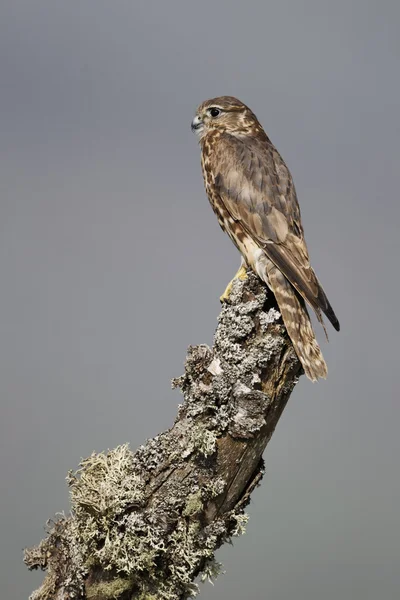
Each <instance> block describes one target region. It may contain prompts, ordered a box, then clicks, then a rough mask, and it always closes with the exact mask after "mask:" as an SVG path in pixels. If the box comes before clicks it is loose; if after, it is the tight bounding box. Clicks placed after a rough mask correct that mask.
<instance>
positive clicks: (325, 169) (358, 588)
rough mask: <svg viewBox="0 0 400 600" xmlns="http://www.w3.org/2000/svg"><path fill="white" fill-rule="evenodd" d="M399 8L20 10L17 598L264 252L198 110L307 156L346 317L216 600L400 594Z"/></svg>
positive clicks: (6, 536)
mask: <svg viewBox="0 0 400 600" xmlns="http://www.w3.org/2000/svg"><path fill="white" fill-rule="evenodd" d="M399 17H400V5H399V3H398V2H397V1H396V0H393V1H390V0H380V1H379V2H378V1H374V2H372V1H368V0H357V1H356V0H354V1H349V0H346V1H344V0H336V1H335V2H332V1H330V2H326V1H323V0H307V1H302V2H300V1H295V0H292V1H288V0H279V1H273V2H266V1H262V0H259V1H255V0H248V1H247V2H238V1H237V0H235V1H228V0H225V1H216V0H214V1H213V2H211V1H209V0H203V2H196V3H195V2H191V1H188V0H181V1H178V0H174V1H172V0H168V1H161V0H159V1H157V2H152V1H149V0H148V1H146V2H144V1H143V2H141V1H132V0H131V1H129V2H128V1H118V0H114V1H113V2H111V1H107V2H106V1H105V0H91V1H89V0H88V1H84V0H82V1H80V2H76V1H69V2H67V1H57V0H51V1H48V2H44V1H36V2H33V1H32V0H25V1H22V0H2V2H1V5H0V76H1V91H0V131H1V135H0V154H1V157H0V188H1V189H0V197H1V220H0V221H1V223H0V227H1V235H0V274H1V284H2V286H1V287H2V292H1V301H0V401H1V424H0V427H1V432H0V443H1V451H0V461H1V479H0V482H1V514H0V518H1V536H0V552H1V554H0V585H1V590H0V596H1V598H2V600H3V599H4V600H20V599H23V598H27V596H28V594H29V592H30V591H31V590H32V589H33V588H34V587H37V585H38V584H39V582H40V581H41V575H40V574H29V573H28V571H27V570H26V569H25V568H24V566H23V565H22V562H21V551H22V548H23V547H24V546H29V545H33V544H36V543H38V542H39V541H40V539H41V538H42V536H43V533H44V531H43V525H44V523H45V521H46V520H47V519H48V518H49V517H51V516H52V515H53V514H54V513H55V512H56V511H60V510H68V492H67V488H66V485H65V482H64V476H65V474H66V472H67V470H68V469H69V468H71V467H76V466H77V464H78V461H79V459H80V457H84V456H86V455H88V454H89V453H90V452H92V451H93V450H96V451H99V450H104V449H107V448H112V447H114V446H115V445H117V444H119V443H122V442H125V441H129V442H130V443H131V446H132V448H135V447H137V446H138V445H139V444H141V443H142V442H143V441H144V440H145V439H146V438H147V437H151V436H153V435H155V434H156V433H158V432H159V431H161V430H163V429H165V428H167V427H168V426H169V425H170V424H171V423H172V421H173V419H174V417H175V414H176V410H177V404H178V403H179V402H180V396H179V394H178V392H176V391H172V390H170V384H169V381H170V379H171V378H172V377H174V376H178V375H180V374H181V373H182V369H183V360H184V357H185V353H186V348H187V346H188V345H189V344H195V343H200V342H206V343H211V341H212V336H213V331H214V328H215V325H216V317H217V314H218V312H219V301H218V297H219V295H220V293H221V292H222V290H223V289H224V287H225V285H226V283H227V282H228V280H229V279H230V277H231V276H232V275H233V273H234V272H235V270H236V268H237V266H238V263H239V257H238V255H237V252H236V250H235V249H234V248H233V246H232V245H231V243H230V241H229V239H228V238H227V237H225V236H223V234H222V233H221V232H220V229H219V227H218V224H217V222H216V219H215V217H214V215H213V213H212V211H211V209H210V207H209V206H208V203H207V200H206V197H205V193H204V190H203V184H202V180H201V173H200V162H199V148H198V146H197V143H196V139H195V137H194V136H193V135H192V134H191V132H190V121H191V119H192V116H193V113H194V110H195V108H196V106H197V104H199V103H200V102H201V101H202V100H205V99H206V98H208V97H212V96H215V95H220V94H232V95H236V96H238V97H239V98H240V99H242V100H243V101H244V102H246V103H247V104H249V105H250V106H251V108H252V109H253V110H254V111H255V113H256V114H257V115H258V117H259V118H260V120H261V121H262V123H263V124H264V126H265V128H266V130H267V132H268V133H269V135H270V137H271V138H272V140H273V141H274V143H275V144H276V145H277V146H278V148H279V150H280V151H281V153H282V154H283V156H284V157H285V159H286V161H287V162H288V164H289V166H290V168H291V170H292V172H293V175H294V178H295V182H296V186H297V190H298V195H299V198H300V203H301V207H302V213H303V223H304V226H305V231H306V237H307V240H308V245H309V249H310V252H311V258H312V263H313V266H314V268H315V269H316V271H317V273H318V274H319V276H320V278H321V280H322V282H323V284H324V287H325V289H326V291H327V293H328V296H329V298H330V300H331V302H332V304H333V306H334V308H335V311H336V312H337V314H338V316H339V319H340V321H341V325H342V331H341V332H340V334H336V333H335V332H334V331H333V330H332V329H331V330H330V331H331V336H330V337H331V342H330V344H329V345H327V344H326V343H325V344H324V342H323V333H322V331H321V330H319V338H320V339H321V343H322V344H323V350H324V354H325V357H326V359H327V362H328V365H329V370H330V375H329V379H328V380H327V381H326V382H322V383H320V384H315V385H312V384H311V383H310V382H308V381H307V380H306V379H305V378H304V377H303V378H302V379H301V381H300V383H299V385H298V387H297V388H296V390H295V392H294V394H293V396H292V399H291V401H290V403H289V405H288V407H287V410H286V411H285V414H284V416H283V418H282V420H281V422H280V423H279V427H278V429H277V431H276V433H275V435H274V437H273V440H272V442H271V444H270V447H269V449H268V453H267V455H266V459H267V474H266V476H265V479H264V482H263V485H262V487H261V488H260V489H259V490H258V491H257V492H256V493H255V494H254V501H253V503H252V504H251V507H250V509H249V513H250V516H251V519H250V522H249V526H248V533H247V535H246V536H244V537H243V538H241V539H238V540H237V541H236V542H235V544H234V547H233V548H232V547H226V548H223V549H222V550H220V551H219V553H218V556H217V558H218V559H219V560H221V561H222V562H223V563H224V566H225V570H226V572H227V574H226V575H224V576H222V577H221V578H219V579H218V580H217V582H216V585H215V587H214V588H213V587H212V586H210V585H206V586H204V587H203V588H202V592H201V594H202V595H201V597H202V598H203V599H204V600H207V599H208V600H211V599H216V598H218V599H219V600H225V599H230V600H232V599H234V600H236V599H238V600H239V599H242V598H249V599H264V598H268V599H269V600H289V599H291V598H296V600H321V598H322V599H323V600H338V599H340V600H347V599H349V600H350V599H351V600H358V599H360V600H377V599H379V600H392V599H395V598H398V596H399V585H400V572H399V571H400V569H399V567H400V517H399V507H400V483H399V468H398V465H399V450H400V442H399V435H398V428H399V417H400V411H399V391H398V390H399V384H398V373H397V370H398V368H399V367H398V364H399V361H398V339H399V327H398V323H399V308H398V303H399V299H398V298H399V283H398V271H399V268H398V259H399V244H398V223H399V216H400V215H399V210H398V203H399V198H398V190H399V185H398V172H399V164H400V151H399V133H400V127H399V100H400V83H399V58H400V52H399V50H400V49H399V35H398V30H399V25H400V22H399Z"/></svg>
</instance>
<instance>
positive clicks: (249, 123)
mask: <svg viewBox="0 0 400 600" xmlns="http://www.w3.org/2000/svg"><path fill="white" fill-rule="evenodd" d="M258 127H261V126H260V124H259V123H258V121H257V117H256V116H255V114H254V113H253V112H252V111H251V110H250V109H249V107H248V106H246V105H245V104H243V102H240V100H238V99H237V98H233V97H232V96H220V97H219V98H212V99H211V100H206V101H205V102H203V103H202V104H200V106H199V107H198V109H197V110H196V115H195V117H194V119H193V121H192V131H195V132H196V133H197V135H198V136H199V137H200V139H202V138H204V137H205V136H206V135H207V133H209V132H211V131H226V132H228V133H236V134H243V135H246V134H248V133H251V132H252V131H254V129H256V128H258Z"/></svg>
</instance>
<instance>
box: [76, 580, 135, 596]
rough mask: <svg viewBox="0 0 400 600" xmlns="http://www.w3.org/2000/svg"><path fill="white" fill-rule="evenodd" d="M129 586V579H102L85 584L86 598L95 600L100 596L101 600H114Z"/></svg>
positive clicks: (130, 585)
mask: <svg viewBox="0 0 400 600" xmlns="http://www.w3.org/2000/svg"><path fill="white" fill-rule="evenodd" d="M131 588H132V581H131V580H129V579H123V578H120V577H117V578H116V579H113V580H112V581H102V582H100V583H93V584H92V585H90V586H87V589H86V597H87V600H97V598H101V600H114V599H115V598H119V597H120V596H121V595H122V594H123V593H124V592H127V591H128V590H130V589H131Z"/></svg>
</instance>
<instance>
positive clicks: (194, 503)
mask: <svg viewBox="0 0 400 600" xmlns="http://www.w3.org/2000/svg"><path fill="white" fill-rule="evenodd" d="M201 497H202V493H201V490H198V491H197V492H195V493H194V494H190V496H188V499H187V501H186V505H185V508H184V509H183V513H182V514H183V516H184V517H193V516H194V515H196V514H198V513H199V512H201V511H202V510H203V501H202V499H201Z"/></svg>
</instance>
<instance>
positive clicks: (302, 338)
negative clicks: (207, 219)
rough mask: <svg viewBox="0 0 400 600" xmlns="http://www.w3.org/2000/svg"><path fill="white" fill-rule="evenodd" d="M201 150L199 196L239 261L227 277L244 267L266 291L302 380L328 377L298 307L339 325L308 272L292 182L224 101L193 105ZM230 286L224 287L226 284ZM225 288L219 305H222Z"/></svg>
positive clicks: (249, 124) (241, 107) (246, 114)
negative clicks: (301, 370) (239, 256)
mask: <svg viewBox="0 0 400 600" xmlns="http://www.w3.org/2000/svg"><path fill="white" fill-rule="evenodd" d="M192 129H193V130H194V131H195V132H196V133H197V134H198V136H199V138H200V145H201V150H202V152H201V164H202V171H203V177H204V183H205V188H206V193H207V196H208V199H209V201H210V203H211V206H212V208H213V210H214V212H215V213H216V215H217V217H218V221H219V224H220V226H221V227H222V229H223V230H224V231H225V232H226V233H227V234H228V235H229V237H230V238H231V240H232V241H233V243H234V244H235V246H236V247H237V248H238V250H239V251H240V253H241V254H242V264H241V267H240V269H239V271H238V272H237V274H236V276H235V277H239V278H242V279H243V278H245V276H246V267H247V268H251V269H252V270H253V271H254V272H255V273H256V274H257V275H258V276H259V277H260V279H261V280H262V281H264V282H265V283H266V284H267V286H268V287H269V288H270V289H271V290H272V292H273V293H274V295H275V298H276V300H277V303H278V306H279V310H280V312H281V315H282V319H283V322H284V324H285V326H286V329H287V332H288V334H289V336H290V339H291V341H292V343H293V346H294V349H295V351H296V354H297V356H298V357H299V359H300V361H301V364H302V365H303V368H304V371H305V373H306V375H307V377H308V378H309V379H311V380H312V381H316V380H317V379H319V378H321V377H323V378H325V377H326V375H327V373H328V370H327V366H326V363H325V360H324V358H323V356H322V353H321V350H320V348H319V346H318V342H317V340H316V338H315V333H314V331H313V328H312V325H311V321H310V317H309V314H308V311H307V307H306V302H307V303H308V304H309V305H310V306H311V308H312V309H313V310H314V312H315V314H316V316H317V318H318V320H319V321H320V322H321V323H322V325H323V319H322V313H325V315H326V316H327V317H328V319H329V321H330V322H331V323H332V325H333V327H334V328H335V329H336V330H337V331H339V328H340V326H339V321H338V320H337V318H336V315H335V313H334V312H333V309H332V307H331V305H330V304H329V301H328V298H327V297H326V295H325V292H324V290H323V289H322V286H321V284H320V283H319V281H318V279H317V276H316V275H315V273H314V271H313V269H312V268H311V265H310V259H309V255H308V250H307V246H306V242H305V239H304V232H303V226H302V224H301V216H300V208H299V204H298V201H297V196H296V190H295V187H294V184H293V179H292V176H291V174H290V172H289V169H288V168H287V166H286V164H285V162H284V161H283V159H282V157H281V156H280V154H279V152H278V151H277V149H276V148H275V146H274V145H273V144H272V143H271V141H270V139H269V138H268V136H267V135H266V133H265V131H264V129H263V128H262V126H261V124H260V123H259V121H258V119H257V117H256V116H255V114H254V113H253V112H252V111H251V110H250V108H248V107H247V106H246V105H245V104H243V103H242V102H240V101H239V100H237V98H233V97H231V96H221V97H219V98H213V99H211V100H207V101H206V102H203V103H202V104H200V106H199V107H198V109H197V111H196V115H195V117H194V119H193V121H192ZM231 283H232V282H231ZM230 286H231V284H230V285H229V286H228V288H227V289H226V291H225V294H224V296H222V297H221V299H222V300H223V299H226V298H229V292H230Z"/></svg>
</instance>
